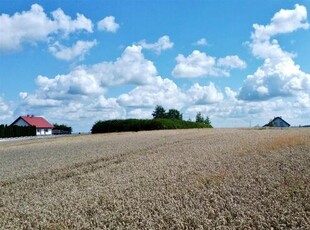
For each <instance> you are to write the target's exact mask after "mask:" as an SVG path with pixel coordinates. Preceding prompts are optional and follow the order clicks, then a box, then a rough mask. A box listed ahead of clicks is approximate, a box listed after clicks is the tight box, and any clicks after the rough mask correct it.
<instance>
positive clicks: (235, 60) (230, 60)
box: [217, 55, 246, 69]
mask: <svg viewBox="0 0 310 230" xmlns="http://www.w3.org/2000/svg"><path fill="white" fill-rule="evenodd" d="M217 64H218V66H224V67H228V68H231V69H244V68H246V63H245V62H244V61H243V60H241V59H240V58H239V57H238V56H237V55H233V56H226V57H224V58H219V59H218V61H217Z"/></svg>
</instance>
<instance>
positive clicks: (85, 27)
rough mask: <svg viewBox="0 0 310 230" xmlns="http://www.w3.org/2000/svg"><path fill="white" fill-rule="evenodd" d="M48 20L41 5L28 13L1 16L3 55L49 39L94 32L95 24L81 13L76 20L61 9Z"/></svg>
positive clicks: (0, 28)
mask: <svg viewBox="0 0 310 230" xmlns="http://www.w3.org/2000/svg"><path fill="white" fill-rule="evenodd" d="M51 14H52V18H49V17H48V16H47V15H46V13H45V12H44V9H43V7H42V6H40V5H38V4H33V5H32V6H31V9H30V10H29V11H23V12H21V13H19V12H18V13H15V14H14V15H12V16H10V15H8V14H2V15H0V25H1V27H0V37H1V42H0V52H11V51H17V50H19V49H21V48H22V46H23V45H24V44H36V43H37V42H42V41H45V42H46V41H47V40H48V38H50V37H53V36H56V35H62V36H64V37H65V36H68V35H69V34H71V33H74V32H77V31H87V32H93V30H92V27H93V25H92V22H91V20H90V19H87V18H86V17H85V16H84V15H82V14H77V17H76V19H75V20H72V19H71V17H70V16H68V15H66V14H65V13H64V12H63V11H62V10H61V9H57V10H55V11H53V12H52V13H51Z"/></svg>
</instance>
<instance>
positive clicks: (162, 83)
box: [117, 76, 186, 108]
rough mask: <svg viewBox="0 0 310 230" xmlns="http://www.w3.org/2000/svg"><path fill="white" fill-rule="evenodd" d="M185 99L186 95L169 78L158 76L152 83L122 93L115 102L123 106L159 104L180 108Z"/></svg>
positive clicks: (151, 105) (148, 106)
mask: <svg viewBox="0 0 310 230" xmlns="http://www.w3.org/2000/svg"><path fill="white" fill-rule="evenodd" d="M185 101H186V95H185V94H184V93H183V92H182V91H181V90H180V89H179V88H178V86H177V85H176V84H175V83H174V82H173V81H172V80H170V79H167V78H165V79H163V78H161V77H159V76H157V77H156V78H155V81H154V83H152V84H148V85H144V86H137V87H136V88H134V89H133V90H132V91H130V92H128V93H125V94H122V95H120V96H119V97H118V99H117V102H118V103H119V104H120V105H121V106H124V107H147V108H150V107H151V108H154V107H155V106H156V105H158V104H160V105H163V106H165V107H168V108H181V107H182V106H183V105H184V104H185Z"/></svg>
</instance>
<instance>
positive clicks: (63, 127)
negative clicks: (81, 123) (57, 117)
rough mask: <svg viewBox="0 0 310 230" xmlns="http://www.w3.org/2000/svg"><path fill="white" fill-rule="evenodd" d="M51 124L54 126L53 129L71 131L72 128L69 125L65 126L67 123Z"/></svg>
mask: <svg viewBox="0 0 310 230" xmlns="http://www.w3.org/2000/svg"><path fill="white" fill-rule="evenodd" d="M53 126H54V128H53V129H57V130H61V131H66V132H68V133H72V128H71V127H70V126H67V125H64V124H60V125H58V124H57V123H56V124H53Z"/></svg>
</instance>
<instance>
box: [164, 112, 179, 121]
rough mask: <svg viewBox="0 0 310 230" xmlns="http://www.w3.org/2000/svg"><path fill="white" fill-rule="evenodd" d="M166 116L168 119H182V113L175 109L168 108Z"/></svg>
mask: <svg viewBox="0 0 310 230" xmlns="http://www.w3.org/2000/svg"><path fill="white" fill-rule="evenodd" d="M166 117H167V118H168V119H176V120H182V114H181V113H180V112H179V111H178V110H176V109H169V111H168V113H167V115H166Z"/></svg>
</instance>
